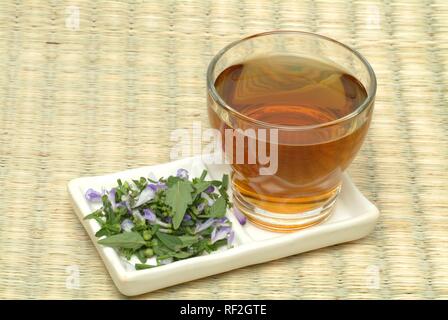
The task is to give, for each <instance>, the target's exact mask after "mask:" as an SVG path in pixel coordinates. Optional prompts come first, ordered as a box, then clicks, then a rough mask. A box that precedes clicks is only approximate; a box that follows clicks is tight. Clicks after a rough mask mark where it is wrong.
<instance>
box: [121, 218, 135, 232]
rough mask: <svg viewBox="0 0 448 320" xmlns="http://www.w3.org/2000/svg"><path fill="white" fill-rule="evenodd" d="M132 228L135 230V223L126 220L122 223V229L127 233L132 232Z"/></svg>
mask: <svg viewBox="0 0 448 320" xmlns="http://www.w3.org/2000/svg"><path fill="white" fill-rule="evenodd" d="M132 228H134V223H133V222H132V221H131V220H130V219H124V220H123V222H122V223H121V229H122V230H124V231H125V232H130V231H132Z"/></svg>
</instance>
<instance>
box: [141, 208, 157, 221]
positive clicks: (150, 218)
mask: <svg viewBox="0 0 448 320" xmlns="http://www.w3.org/2000/svg"><path fill="white" fill-rule="evenodd" d="M143 215H144V217H145V219H146V220H148V221H149V222H155V221H156V218H157V217H156V215H155V213H154V212H152V210H151V209H143Z"/></svg>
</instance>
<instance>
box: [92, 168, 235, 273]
mask: <svg viewBox="0 0 448 320" xmlns="http://www.w3.org/2000/svg"><path fill="white" fill-rule="evenodd" d="M206 176H207V171H205V170H204V171H203V172H202V175H201V176H200V177H199V178H193V179H192V180H190V179H189V174H188V171H187V170H185V169H179V170H178V171H177V174H176V176H170V177H168V178H167V179H164V178H161V179H160V180H159V181H154V180H152V179H149V178H145V177H141V178H140V179H138V180H132V182H127V181H125V182H123V181H121V180H120V179H119V180H117V186H116V187H115V188H112V189H111V190H109V191H103V192H98V191H95V190H93V189H89V190H87V192H86V194H85V197H86V199H87V200H88V201H90V202H98V203H102V207H101V208H100V209H98V210H96V211H94V212H92V213H91V214H89V215H88V216H86V217H85V219H95V220H96V221H97V222H98V224H99V225H100V230H98V232H97V233H96V237H98V238H101V239H100V240H99V241H98V243H99V244H102V245H104V246H109V247H112V248H115V249H116V250H118V252H119V253H120V254H121V255H122V256H124V257H125V258H126V259H128V260H130V259H131V257H133V256H136V257H137V258H138V259H139V260H140V263H137V264H136V265H135V268H136V269H146V268H150V267H153V266H156V265H162V264H166V263H169V262H172V261H176V260H181V259H186V258H189V257H194V256H198V255H202V254H205V253H210V252H212V251H215V250H217V249H218V248H220V247H222V246H225V245H227V246H231V245H232V242H233V238H234V233H233V231H232V228H231V223H230V221H229V220H228V219H227V218H226V216H225V214H226V210H227V208H229V207H231V203H230V202H229V197H228V195H227V188H228V183H229V178H228V175H224V176H223V178H222V181H219V180H211V181H208V180H206V179H205V178H206ZM149 258H155V259H153V261H154V260H155V261H156V263H157V264H156V265H154V264H151V265H150V264H146V263H147V260H148V259H149Z"/></svg>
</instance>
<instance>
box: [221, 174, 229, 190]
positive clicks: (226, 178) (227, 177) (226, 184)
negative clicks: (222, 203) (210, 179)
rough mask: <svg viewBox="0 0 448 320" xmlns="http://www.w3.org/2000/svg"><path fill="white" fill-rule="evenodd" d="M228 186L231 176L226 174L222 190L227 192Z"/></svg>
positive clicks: (223, 177) (223, 178)
mask: <svg viewBox="0 0 448 320" xmlns="http://www.w3.org/2000/svg"><path fill="white" fill-rule="evenodd" d="M228 186H229V175H228V174H225V175H223V176H222V188H223V189H224V190H227V187H228Z"/></svg>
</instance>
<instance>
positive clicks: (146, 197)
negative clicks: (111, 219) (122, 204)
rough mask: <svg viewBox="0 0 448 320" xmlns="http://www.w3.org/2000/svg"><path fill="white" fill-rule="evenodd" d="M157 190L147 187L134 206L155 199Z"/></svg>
mask: <svg viewBox="0 0 448 320" xmlns="http://www.w3.org/2000/svg"><path fill="white" fill-rule="evenodd" d="M154 196H155V191H154V190H153V189H152V188H151V187H146V188H145V189H143V191H142V192H141V193H140V195H139V196H138V200H137V202H136V203H135V204H134V205H133V206H132V207H133V208H136V207H139V206H141V205H142V204H145V203H146V202H148V201H150V200H152V199H154Z"/></svg>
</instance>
